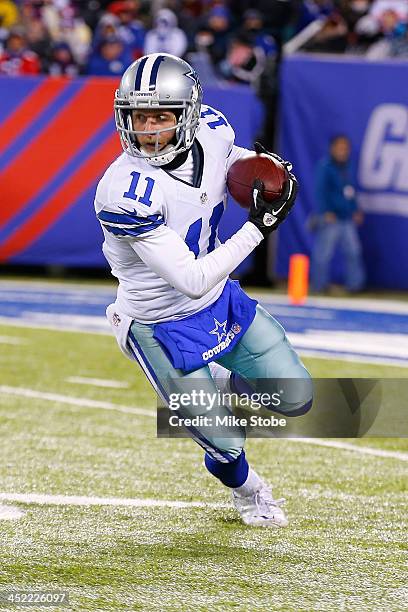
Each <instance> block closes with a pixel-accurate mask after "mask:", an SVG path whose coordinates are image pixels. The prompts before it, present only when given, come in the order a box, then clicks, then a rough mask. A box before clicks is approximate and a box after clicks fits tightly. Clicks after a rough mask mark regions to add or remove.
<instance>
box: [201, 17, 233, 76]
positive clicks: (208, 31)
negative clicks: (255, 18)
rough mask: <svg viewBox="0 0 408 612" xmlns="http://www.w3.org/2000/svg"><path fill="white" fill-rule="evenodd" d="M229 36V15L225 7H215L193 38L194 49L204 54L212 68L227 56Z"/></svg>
mask: <svg viewBox="0 0 408 612" xmlns="http://www.w3.org/2000/svg"><path fill="white" fill-rule="evenodd" d="M230 35H231V19H230V13H229V11H228V9H227V8H226V7H225V6H222V5H217V6H215V7H214V8H212V9H211V10H210V12H209V13H208V16H207V17H206V19H205V21H204V23H203V24H202V26H201V27H199V29H198V31H197V33H196V36H195V48H196V49H197V50H199V51H200V52H202V53H203V52H206V53H207V54H208V55H209V57H210V59H211V62H212V64H213V66H214V67H216V68H218V65H219V63H220V62H222V60H223V59H224V58H225V57H226V55H227V49H228V43H229V38H230Z"/></svg>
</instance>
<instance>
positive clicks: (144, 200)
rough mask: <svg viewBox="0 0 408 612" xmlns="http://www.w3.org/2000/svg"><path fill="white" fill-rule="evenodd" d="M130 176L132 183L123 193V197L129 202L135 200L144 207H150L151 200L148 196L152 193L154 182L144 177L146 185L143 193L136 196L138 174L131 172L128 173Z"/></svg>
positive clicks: (148, 177)
mask: <svg viewBox="0 0 408 612" xmlns="http://www.w3.org/2000/svg"><path fill="white" fill-rule="evenodd" d="M130 175H131V177H132V182H131V183H130V187H129V189H128V191H125V193H124V194H123V197H124V198H129V199H130V200H137V201H138V202H140V203H141V204H144V205H145V206H151V204H152V200H151V199H150V196H151V195H152V191H153V187H154V180H153V179H152V178H150V176H146V177H145V181H146V183H147V185H146V187H145V192H144V194H143V195H141V196H137V195H136V189H137V186H138V183H139V179H140V172H135V171H133V172H131V173H130Z"/></svg>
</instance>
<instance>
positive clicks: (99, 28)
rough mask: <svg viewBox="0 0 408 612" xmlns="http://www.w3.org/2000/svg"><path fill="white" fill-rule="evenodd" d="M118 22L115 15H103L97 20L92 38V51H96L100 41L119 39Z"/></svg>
mask: <svg viewBox="0 0 408 612" xmlns="http://www.w3.org/2000/svg"><path fill="white" fill-rule="evenodd" d="M119 26H120V20H119V17H117V16H116V15H112V14H111V13H104V14H103V15H102V16H101V18H100V19H99V21H98V23H97V25H96V28H95V32H94V35H93V38H92V50H94V49H97V48H98V47H99V45H100V44H101V41H102V40H105V39H107V38H114V37H116V38H120V35H119Z"/></svg>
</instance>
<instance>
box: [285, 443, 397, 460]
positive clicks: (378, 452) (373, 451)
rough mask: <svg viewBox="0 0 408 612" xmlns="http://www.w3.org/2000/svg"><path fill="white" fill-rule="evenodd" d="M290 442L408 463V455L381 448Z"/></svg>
mask: <svg viewBox="0 0 408 612" xmlns="http://www.w3.org/2000/svg"><path fill="white" fill-rule="evenodd" d="M286 439H287V440H288V441H289V442H301V443H302V444H315V445H316V446H327V447H329V448H338V449H339V450H345V451H352V452H353V453H361V454H362V455H373V456H374V457H387V458H388V459H398V460H399V461H408V453H400V452H399V451H388V450H382V449H381V448H370V447H368V446H356V445H354V444H349V443H348V442H336V441H334V440H332V441H330V442H329V441H328V440H319V439H318V438H286Z"/></svg>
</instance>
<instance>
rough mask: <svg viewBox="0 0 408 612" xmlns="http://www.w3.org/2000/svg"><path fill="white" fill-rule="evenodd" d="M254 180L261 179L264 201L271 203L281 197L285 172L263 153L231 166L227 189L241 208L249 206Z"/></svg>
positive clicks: (280, 165)
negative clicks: (263, 187)
mask: <svg viewBox="0 0 408 612" xmlns="http://www.w3.org/2000/svg"><path fill="white" fill-rule="evenodd" d="M256 178H259V179H261V181H262V182H263V184H264V186H265V189H264V199H265V200H266V201H267V202H273V201H274V200H276V199H277V198H279V197H280V196H281V195H282V192H283V188H284V185H285V182H286V170H285V168H284V167H283V166H282V164H281V163H279V162H278V161H275V160H274V159H272V158H271V157H269V156H268V155H264V154H263V153H261V154H260V155H258V154H257V153H254V154H253V155H251V156H250V157H245V158H244V159H239V160H238V161H236V162H235V163H234V164H232V166H231V168H230V169H229V171H228V174H227V187H228V191H229V192H230V194H231V195H232V197H233V198H234V200H235V201H236V202H237V203H238V204H239V205H240V206H242V207H243V208H249V207H250V206H251V202H252V185H253V183H254V180H255V179H256Z"/></svg>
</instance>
